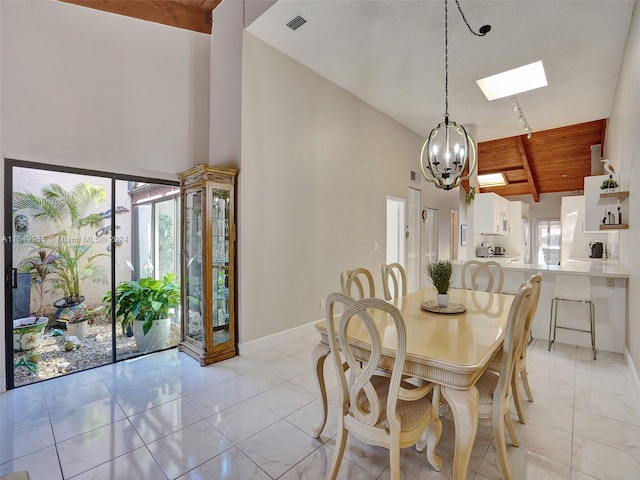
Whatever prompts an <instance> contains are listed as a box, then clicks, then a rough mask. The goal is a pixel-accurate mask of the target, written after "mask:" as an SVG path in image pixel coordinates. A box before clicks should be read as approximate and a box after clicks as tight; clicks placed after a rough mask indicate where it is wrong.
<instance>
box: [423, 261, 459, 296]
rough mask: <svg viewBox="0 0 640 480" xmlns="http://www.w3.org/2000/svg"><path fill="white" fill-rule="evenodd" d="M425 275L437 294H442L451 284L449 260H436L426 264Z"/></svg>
mask: <svg viewBox="0 0 640 480" xmlns="http://www.w3.org/2000/svg"><path fill="white" fill-rule="evenodd" d="M426 273H427V277H428V278H429V280H430V281H431V283H432V284H433V286H434V287H435V288H436V290H437V291H438V293H439V294H441V295H443V294H445V293H447V292H448V291H449V289H450V288H451V286H452V285H453V279H454V272H453V264H452V263H451V261H450V260H438V261H437V262H431V263H428V264H427V268H426Z"/></svg>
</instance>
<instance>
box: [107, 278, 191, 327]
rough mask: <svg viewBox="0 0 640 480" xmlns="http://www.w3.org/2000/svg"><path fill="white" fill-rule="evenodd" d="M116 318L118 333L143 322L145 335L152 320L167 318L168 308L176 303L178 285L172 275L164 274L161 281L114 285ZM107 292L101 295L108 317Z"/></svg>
mask: <svg viewBox="0 0 640 480" xmlns="http://www.w3.org/2000/svg"><path fill="white" fill-rule="evenodd" d="M113 297H114V298H115V304H116V317H119V318H121V326H122V332H123V333H124V332H125V331H126V328H127V325H130V324H131V323H132V322H133V321H134V320H141V321H143V322H144V324H143V326H142V329H143V332H144V334H145V335H146V334H147V333H148V332H149V330H150V329H151V327H152V325H153V321H154V320H160V319H161V318H168V317H169V309H171V308H175V307H177V306H178V305H179V303H180V285H178V283H177V282H176V274H175V273H168V274H166V275H165V276H164V277H162V279H160V280H155V279H153V278H151V277H146V278H141V279H140V280H132V281H128V282H121V283H119V284H118V285H117V286H116V289H115V294H114V295H113ZM111 298H112V294H111V291H108V292H107V293H105V295H104V297H103V298H102V301H103V302H105V303H106V304H107V314H108V315H111Z"/></svg>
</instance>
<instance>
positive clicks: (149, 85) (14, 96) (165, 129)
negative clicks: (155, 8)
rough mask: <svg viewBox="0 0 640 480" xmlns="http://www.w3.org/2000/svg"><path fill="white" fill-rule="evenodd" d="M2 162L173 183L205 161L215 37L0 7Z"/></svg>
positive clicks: (115, 19)
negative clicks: (82, 169) (35, 163)
mask: <svg viewBox="0 0 640 480" xmlns="http://www.w3.org/2000/svg"><path fill="white" fill-rule="evenodd" d="M0 4H1V8H2V10H3V12H2V42H1V43H2V46H1V48H2V50H1V54H2V63H3V81H2V88H3V103H2V120H3V122H2V125H3V136H4V144H3V147H4V150H3V152H2V153H3V154H4V155H5V156H6V157H11V158H17V159H21V160H31V161H41V162H45V163H54V164H58V165H68V166H75V167H90V168H95V169H104V170H107V171H111V172H124V173H131V174H138V175H143V176H153V177H158V178H168V179H175V173H176V172H178V171H181V170H185V169H187V168H189V167H190V166H192V165H194V164H195V163H196V161H199V162H201V163H202V162H204V163H206V161H207V159H208V135H209V134H208V131H209V119H208V115H209V36H208V35H204V34H197V33H193V32H189V31H186V30H182V29H177V28H171V27H167V26H164V25H159V24H155V23H150V22H143V21H140V20H136V19H132V18H128V17H122V16H119V15H113V14H108V13H105V12H100V11H97V10H93V9H89V8H83V7H78V6H75V5H69V4H65V3H61V2H57V1H35V2H32V1H24V2H0Z"/></svg>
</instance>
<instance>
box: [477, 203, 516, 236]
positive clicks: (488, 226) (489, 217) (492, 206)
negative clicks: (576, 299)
mask: <svg viewBox="0 0 640 480" xmlns="http://www.w3.org/2000/svg"><path fill="white" fill-rule="evenodd" d="M509 204H510V202H509V200H507V199H506V198H504V197H501V196H500V195H497V194H495V193H478V194H476V198H475V200H474V202H473V228H474V233H475V234H485V235H506V234H508V233H509V232H510V223H509V210H510V208H509Z"/></svg>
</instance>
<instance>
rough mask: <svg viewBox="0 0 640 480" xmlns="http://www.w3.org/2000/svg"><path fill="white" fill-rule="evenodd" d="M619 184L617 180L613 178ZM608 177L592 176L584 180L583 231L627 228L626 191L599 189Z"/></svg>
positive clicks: (627, 194)
mask: <svg viewBox="0 0 640 480" xmlns="http://www.w3.org/2000/svg"><path fill="white" fill-rule="evenodd" d="M615 177H616V176H615V175H614V180H616V181H617V183H618V184H619V183H620V182H619V179H616V178H615ZM607 179H609V175H594V176H591V177H585V179H584V204H585V212H584V231H585V232H599V231H602V230H623V229H626V228H629V225H628V221H627V220H628V214H629V206H628V202H626V199H627V197H628V196H629V192H628V191H622V190H621V189H620V187H619V185H618V187H617V188H615V189H604V188H600V187H601V186H602V184H603V183H602V182H603V181H605V180H607Z"/></svg>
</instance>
